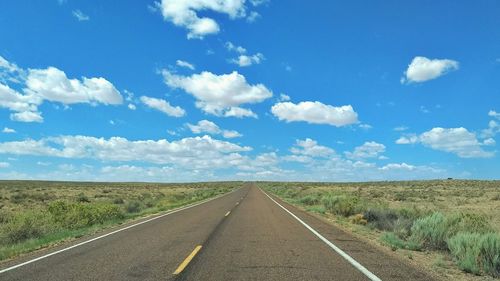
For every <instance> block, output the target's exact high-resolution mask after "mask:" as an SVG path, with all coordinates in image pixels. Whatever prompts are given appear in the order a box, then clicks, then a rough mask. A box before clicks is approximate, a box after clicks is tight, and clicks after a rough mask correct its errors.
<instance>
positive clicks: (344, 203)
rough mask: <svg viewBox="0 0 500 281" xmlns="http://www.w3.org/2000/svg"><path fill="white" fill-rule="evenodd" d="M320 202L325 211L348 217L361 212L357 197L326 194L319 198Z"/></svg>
mask: <svg viewBox="0 0 500 281" xmlns="http://www.w3.org/2000/svg"><path fill="white" fill-rule="evenodd" d="M321 203H322V204H323V206H324V207H325V209H326V210H327V211H329V212H330V213H332V214H336V215H341V216H344V217H349V216H352V215H354V214H355V213H359V212H362V209H363V207H362V206H361V205H360V204H359V198H358V197H354V196H348V195H332V194H327V195H325V196H323V197H322V198H321Z"/></svg>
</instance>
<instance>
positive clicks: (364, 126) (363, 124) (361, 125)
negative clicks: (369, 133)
mask: <svg viewBox="0 0 500 281" xmlns="http://www.w3.org/2000/svg"><path fill="white" fill-rule="evenodd" d="M359 128H361V129H363V130H370V129H373V126H372V125H370V124H366V123H362V124H359Z"/></svg>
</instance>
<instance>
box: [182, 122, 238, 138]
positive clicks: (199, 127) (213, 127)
mask: <svg viewBox="0 0 500 281" xmlns="http://www.w3.org/2000/svg"><path fill="white" fill-rule="evenodd" d="M186 126H187V127H188V128H189V129H190V130H191V132H193V133H195V134H201V133H207V134H211V135H218V134H222V136H223V137H224V138H236V137H241V136H242V135H241V134H240V133H238V132H237V131H231V130H222V129H221V128H219V126H217V124H215V123H214V122H211V121H208V120H201V121H199V122H198V123H197V124H196V125H193V124H189V123H188V124H186Z"/></svg>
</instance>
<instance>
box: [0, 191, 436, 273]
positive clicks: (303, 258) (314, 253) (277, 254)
mask: <svg viewBox="0 0 500 281" xmlns="http://www.w3.org/2000/svg"><path fill="white" fill-rule="evenodd" d="M271 198H274V200H275V201H276V202H275V201H273V199H271ZM279 204H281V206H283V207H281V206H280V205H279ZM283 208H286V209H287V210H288V211H289V212H291V213H292V214H294V215H295V217H294V216H292V215H291V214H290V213H289V212H287V211H286V210H284V209H283ZM299 220H301V221H302V222H300V221H299ZM308 227H309V228H308ZM314 231H316V233H317V234H318V235H320V236H321V237H323V240H322V239H321V238H320V237H319V236H317V235H316V234H315V233H313V232H314ZM108 232H109V231H108ZM98 237H99V236H97V237H93V238H94V239H95V238H97V239H96V240H94V241H92V242H89V243H86V244H83V245H80V246H76V247H74V248H71V249H68V250H65V249H66V248H67V247H68V246H72V245H76V244H78V243H80V242H82V241H85V240H86V239H87V240H88V239H89V238H86V239H82V240H81V241H75V242H73V243H72V244H71V245H62V246H59V247H56V248H53V249H49V250H46V251H41V252H38V253H35V254H32V255H28V256H25V257H23V258H21V259H18V260H13V261H11V262H8V263H4V264H3V265H1V266H0V272H2V270H5V269H7V268H11V267H12V266H16V265H19V264H21V263H25V262H28V263H27V264H25V265H23V266H20V267H17V268H13V269H11V270H7V271H5V272H2V273H0V280H9V281H14V280H23V281H25V280H50V281H55V280H65V281H69V280H218V281H219V280H260V281H263V280H433V279H432V278H431V277H430V276H429V275H427V274H426V273H425V272H422V271H420V270H417V269H415V268H413V267H411V266H409V265H407V264H406V263H404V262H402V261H400V260H399V259H397V258H394V257H392V256H391V255H388V254H386V253H385V252H383V251H380V250H378V249H377V248H375V247H373V246H370V245H368V244H366V243H364V242H361V241H358V240H356V239H355V238H353V237H352V236H351V235H349V234H347V233H345V232H343V231H342V230H340V229H337V228H335V227H333V226H331V225H329V224H327V223H325V222H323V221H322V220H320V219H318V218H316V217H314V216H312V215H309V214H307V213H305V212H303V211H301V210H298V209H297V208H295V207H293V206H290V205H288V204H286V203H284V202H282V201H280V200H279V199H277V198H275V197H269V196H268V195H266V194H265V193H264V192H263V191H261V190H260V189H259V188H257V187H255V186H254V185H252V184H248V185H246V186H245V187H243V188H241V189H239V190H236V191H234V192H232V193H229V194H227V195H224V196H222V197H219V198H217V199H214V200H211V201H208V202H206V203H203V204H200V205H197V206H194V207H191V208H187V209H184V210H180V211H178V212H175V213H172V214H169V215H164V216H162V217H159V218H157V219H154V220H151V221H148V222H145V223H142V224H140V225H137V226H133V227H130V228H128V229H125V230H123V231H119V232H116V233H113V234H111V235H108V236H105V237H102V238H98ZM328 243H331V244H328ZM331 245H333V246H331ZM332 247H337V249H339V250H340V251H341V252H342V253H343V254H339V252H337V251H336V250H335V249H334V248H332ZM54 251H61V252H59V253H57V254H53V255H51V256H48V257H45V258H42V259H39V260H36V261H33V259H36V258H40V257H42V256H45V255H47V254H50V253H53V252H54ZM30 261H33V262H30ZM174 273H175V274H174Z"/></svg>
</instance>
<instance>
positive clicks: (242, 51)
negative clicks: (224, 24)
mask: <svg viewBox="0 0 500 281" xmlns="http://www.w3.org/2000/svg"><path fill="white" fill-rule="evenodd" d="M224 46H225V47H226V49H227V50H228V51H234V52H237V53H239V54H245V53H246V52H247V49H245V48H243V47H242V46H236V45H234V44H233V43H232V42H229V41H228V42H226V44H224Z"/></svg>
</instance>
